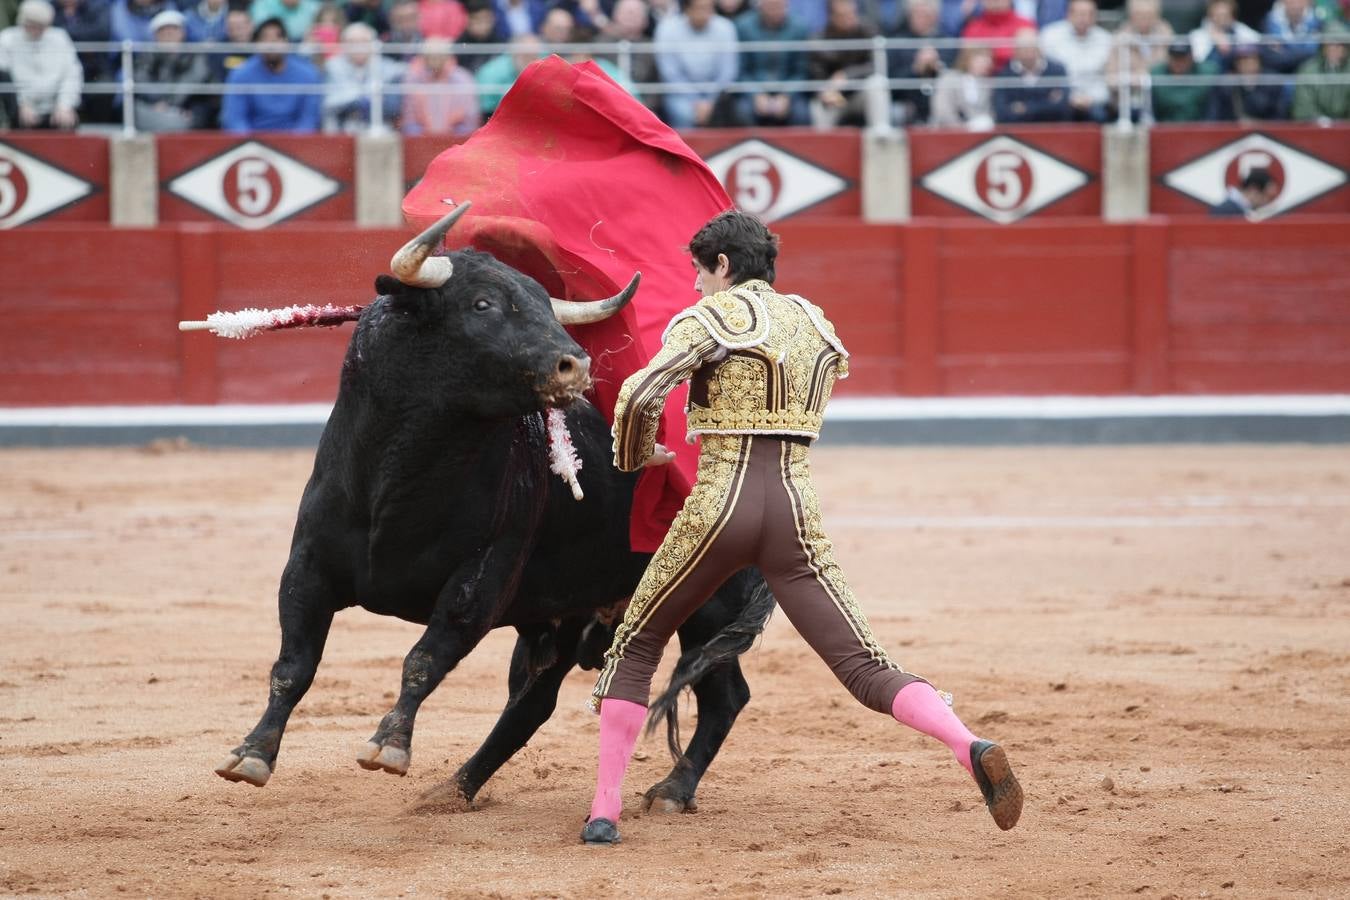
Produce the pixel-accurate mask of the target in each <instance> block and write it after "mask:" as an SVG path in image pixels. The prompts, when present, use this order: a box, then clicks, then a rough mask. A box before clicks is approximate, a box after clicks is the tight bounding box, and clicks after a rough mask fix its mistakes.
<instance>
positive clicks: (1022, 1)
mask: <svg viewBox="0 0 1350 900" xmlns="http://www.w3.org/2000/svg"><path fill="white" fill-rule="evenodd" d="M1013 12H1015V13H1017V14H1018V15H1019V16H1021V17H1022V18H1024V19H1030V20H1031V21H1033V22H1035V23H1036V27H1037V28H1044V27H1045V26H1047V25H1049V24H1051V23H1052V22H1062V21H1063V20H1064V17H1065V16H1067V15H1068V14H1069V3H1068V0H1013Z"/></svg>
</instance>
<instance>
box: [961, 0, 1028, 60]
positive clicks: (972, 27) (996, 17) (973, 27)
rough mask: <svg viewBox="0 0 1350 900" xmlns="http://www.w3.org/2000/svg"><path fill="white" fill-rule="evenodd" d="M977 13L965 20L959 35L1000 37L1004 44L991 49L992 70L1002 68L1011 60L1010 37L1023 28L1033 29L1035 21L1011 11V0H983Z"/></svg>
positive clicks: (988, 37) (987, 37)
mask: <svg viewBox="0 0 1350 900" xmlns="http://www.w3.org/2000/svg"><path fill="white" fill-rule="evenodd" d="M983 6H984V8H983V9H982V10H981V11H980V13H979V15H977V16H974V17H973V18H971V19H970V21H968V22H966V27H965V29H964V30H962V32H961V36H962V37H964V38H970V39H979V40H991V39H998V38H1002V39H1003V40H1005V41H1006V43H1005V44H1002V45H1000V46H997V47H995V48H994V49H993V55H994V71H995V72H998V71H1001V70H1002V69H1003V67H1004V66H1006V65H1007V64H1008V63H1009V62H1010V61H1011V60H1012V53H1013V51H1012V39H1013V38H1014V37H1015V36H1016V35H1017V32H1019V31H1021V30H1022V29H1024V28H1031V29H1034V28H1035V27H1036V23H1035V22H1033V21H1031V20H1030V19H1025V18H1023V17H1022V16H1019V15H1018V14H1017V13H1016V12H1014V11H1013V5H1012V0H984V4H983Z"/></svg>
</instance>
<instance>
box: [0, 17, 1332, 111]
mask: <svg viewBox="0 0 1350 900" xmlns="http://www.w3.org/2000/svg"><path fill="white" fill-rule="evenodd" d="M1113 37H1114V36H1113ZM1183 40H1185V38H1184V37H1183V36H1176V37H1173V38H1168V39H1156V40H1145V39H1134V40H1133V42H1132V43H1125V42H1123V41H1116V42H1115V46H1114V48H1113V50H1112V53H1113V54H1114V55H1115V57H1116V59H1115V63H1116V71H1115V72H1114V73H1110V74H1108V73H1106V72H1102V73H1099V74H1097V73H1094V74H1093V75H1090V76H1083V75H1076V76H1075V75H1067V76H1058V77H1050V76H1042V77H1038V78H1035V79H1034V81H1032V82H1026V81H1024V80H1023V79H1021V78H1010V77H1006V76H992V77H986V78H979V79H975V82H976V84H977V85H978V86H979V87H980V88H982V89H984V88H987V89H989V90H991V91H997V90H1019V89H1024V88H1025V87H1026V86H1027V85H1028V83H1030V84H1034V86H1036V87H1044V88H1066V89H1072V88H1076V87H1082V86H1084V85H1085V84H1087V83H1092V84H1095V85H1103V86H1105V87H1106V88H1107V89H1108V91H1109V92H1110V95H1111V96H1113V97H1114V98H1115V107H1116V111H1117V113H1116V114H1117V124H1118V127H1120V128H1122V129H1130V128H1133V127H1134V126H1135V119H1136V117H1137V116H1138V115H1139V114H1140V113H1141V112H1143V113H1144V118H1145V122H1146V121H1147V98H1148V96H1149V93H1150V91H1151V89H1152V88H1153V87H1170V86H1179V85H1190V86H1195V87H1214V86H1265V85H1279V86H1285V87H1292V86H1293V85H1295V84H1311V85H1324V84H1331V85H1343V86H1344V87H1345V89H1346V91H1347V92H1350V74H1333V75H1299V74H1296V73H1271V72H1265V73H1262V74H1260V75H1242V74H1236V73H1219V74H1202V73H1198V72H1192V73H1188V74H1182V75H1170V74H1157V75H1155V74H1151V73H1149V72H1148V71H1147V70H1145V71H1143V72H1142V73H1138V75H1137V76H1133V75H1132V74H1131V73H1132V72H1134V71H1135V70H1136V69H1137V67H1136V66H1135V65H1134V63H1133V61H1132V53H1133V52H1134V51H1135V50H1136V49H1140V48H1147V49H1150V50H1153V49H1155V48H1159V47H1166V46H1169V45H1171V44H1172V43H1174V42H1177V41H1183ZM1243 43H1244V44H1246V43H1251V44H1255V45H1257V46H1258V47H1285V46H1290V45H1293V46H1311V45H1317V46H1319V47H1320V45H1321V44H1323V43H1338V44H1344V43H1346V39H1345V38H1344V37H1343V36H1333V37H1327V36H1324V35H1308V36H1306V37H1300V38H1299V39H1297V40H1293V41H1286V40H1283V39H1279V38H1273V37H1268V36H1263V37H1262V38H1261V39H1260V40H1259V41H1251V42H1243ZM345 46H347V45H344V44H341V43H337V44H314V43H304V42H301V43H299V44H289V45H287V52H288V53H289V54H294V55H300V56H313V55H319V54H326V55H335V54H339V53H341V52H342V51H343V49H344V47H345ZM360 46H361V47H363V48H366V49H368V50H369V52H370V65H369V67H368V69H367V71H366V83H365V93H364V95H363V96H364V97H365V98H366V99H367V100H368V101H369V107H370V122H369V124H368V125H367V126H366V127H367V129H368V130H369V131H371V132H375V133H379V132H383V131H386V130H387V128H388V126H387V125H386V123H385V121H384V120H385V116H384V112H385V109H384V97H385V95H386V94H390V95H396V96H402V95H407V94H419V95H462V94H465V93H470V92H472V93H473V94H474V95H475V96H480V97H481V96H483V95H486V94H492V95H494V96H500V95H501V94H502V93H503V92H504V90H505V88H503V87H501V86H498V85H484V84H480V83H478V82H476V81H475V82H474V84H473V85H472V86H470V85H448V84H416V85H409V84H404V83H402V82H401V81H398V80H397V79H396V78H395V79H389V80H386V78H385V77H384V76H385V65H386V63H385V60H386V57H388V56H391V55H403V56H407V57H409V58H411V57H414V56H417V55H418V54H419V53H420V52H421V51H422V50H423V49H424V44H422V43H411V44H408V43H404V44H399V43H383V42H380V41H373V42H369V43H366V42H363V43H362V44H361V45H360ZM276 47H277V45H276V44H262V43H248V44H245V43H219V42H192V43H183V44H160V43H134V42H131V41H123V42H120V43H117V42H79V43H75V44H74V48H75V50H76V52H77V53H79V54H89V53H95V54H98V53H102V54H108V55H109V57H110V58H115V59H117V60H118V61H119V63H120V65H119V70H120V71H119V75H118V78H117V80H115V81H107V82H102V81H94V82H86V83H84V84H83V85H82V88H81V93H82V94H115V95H119V96H120V98H121V101H122V130H123V132H124V133H126V134H128V135H131V134H135V132H136V121H135V100H136V96H137V92H138V91H141V92H148V93H158V92H162V91H167V90H177V89H190V93H191V94H192V95H197V96H222V95H227V94H236V93H242V94H288V95H295V94H304V95H308V94H318V95H323V94H325V93H327V92H328V91H329V89H330V88H329V86H328V85H326V84H323V83H319V84H310V85H305V84H285V85H259V84H237V85H236V84H230V83H228V82H204V83H196V82H158V81H156V82H138V81H136V79H135V75H134V71H135V65H134V61H135V56H136V54H170V53H172V54H177V53H184V52H187V53H194V54H201V55H203V56H205V57H207V58H208V59H209V58H210V57H213V56H216V57H219V56H245V55H252V54H253V53H256V52H258V51H262V50H273V51H275V50H276ZM928 47H931V48H933V49H934V50H938V51H943V50H960V49H962V48H967V47H981V48H988V49H990V50H995V49H1015V47H1016V41H1015V40H1014V39H1012V38H987V39H964V38H931V39H928V38H884V37H875V38H866V39H857V40H823V39H815V40H805V41H753V42H750V41H741V42H722V43H717V42H703V41H699V42H680V43H666V44H662V45H660V46H657V45H654V44H652V43H651V42H645V41H644V42H628V41H614V42H591V43H576V44H561V45H549V44H540V45H538V46H537V48H532V50H531V51H530V55H532V56H538V57H540V58H542V56H545V55H547V54H549V53H558V54H559V55H562V56H564V57H566V58H577V57H600V58H606V59H611V60H613V61H614V63H615V65H616V66H617V67H618V68H619V70H620V71H621V72H622V73H623V74H624V76H625V77H626V78H627V79H628V80H629V82H630V83H631V84H632V87H633V90H634V92H635V94H637V95H638V96H639V97H660V96H664V95H668V94H689V93H702V94H721V93H729V94H756V93H765V92H767V93H808V94H815V93H819V92H821V91H825V90H838V91H841V92H865V96H866V104H865V107H866V110H867V127H868V128H870V129H872V130H874V131H881V132H885V131H890V130H893V129H894V128H895V123H894V119H893V110H892V96H893V94H894V93H895V92H897V91H921V92H927V91H931V90H932V88H933V86H934V84H935V78H933V77H922V78H919V77H903V76H901V77H897V76H894V75H893V74H892V72H891V66H892V63H893V59H892V55H893V54H894V53H896V52H902V51H917V50H921V49H923V48H928ZM691 48H693V49H698V50H700V51H704V52H707V51H717V52H726V53H734V54H736V55H737V56H738V57H741V58H743V57H744V56H745V55H746V54H754V53H761V52H772V53H782V52H787V53H804V54H810V53H813V52H817V51H836V52H838V51H845V52H847V51H853V52H860V51H866V52H867V53H868V54H869V55H870V57H871V68H872V73H871V74H870V75H867V76H864V77H859V78H848V79H844V80H833V79H830V80H809V79H808V80H791V81H732V82H730V83H723V82H717V81H708V82H681V83H678V84H668V83H664V82H659V81H656V82H633V81H632V72H633V60H634V57H635V56H641V55H655V54H660V53H667V52H678V51H680V50H682V49H691ZM450 52H451V53H453V54H454V55H455V56H457V57H464V56H488V57H492V56H499V55H503V54H517V53H520V52H522V48H521V47H519V46H518V45H515V44H510V43H503V44H469V45H455V46H453V47H452V49H451V51H450ZM20 90H21V89H20V87H19V86H18V85H14V84H10V83H0V94H3V93H19V92H20ZM1136 93H1138V94H1139V95H1140V97H1141V98H1142V99H1143V104H1144V105H1143V108H1142V110H1141V108H1140V106H1137V105H1136V102H1135V94H1136Z"/></svg>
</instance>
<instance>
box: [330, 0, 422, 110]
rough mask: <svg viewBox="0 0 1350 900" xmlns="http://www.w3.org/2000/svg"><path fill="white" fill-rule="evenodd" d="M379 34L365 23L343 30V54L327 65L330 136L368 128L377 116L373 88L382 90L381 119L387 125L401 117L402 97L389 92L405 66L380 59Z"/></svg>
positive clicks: (339, 54) (353, 24)
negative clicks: (377, 47)
mask: <svg viewBox="0 0 1350 900" xmlns="http://www.w3.org/2000/svg"><path fill="white" fill-rule="evenodd" d="M378 38H379V35H377V34H376V33H375V29H374V28H371V27H370V26H369V25H367V24H366V23H364V22H354V23H352V24H351V25H348V26H347V27H346V28H344V29H342V51H341V52H340V53H338V54H337V55H336V56H334V57H333V58H332V59H330V60H328V63H327V65H325V66H324V71H323V77H324V92H323V130H324V131H326V132H328V133H329V134H336V133H338V132H347V133H351V132H355V131H359V130H362V129H365V128H367V127H368V126H369V125H370V122H371V115H372V113H373V108H372V103H371V87H372V85H374V86H377V88H378V90H379V91H380V95H381V96H380V99H381V107H380V117H381V120H382V121H384V122H386V123H392V122H394V121H395V120H396V119H397V118H398V112H399V103H400V101H401V99H402V97H401V95H399V94H396V93H393V92H392V91H390V90H389V86H390V85H392V84H395V83H397V82H398V80H399V78H400V77H402V75H403V64H402V63H400V62H399V61H398V60H394V59H377V58H376V57H375V55H374V51H375V41H376V40H377V39H378Z"/></svg>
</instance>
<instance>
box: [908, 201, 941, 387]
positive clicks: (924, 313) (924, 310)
mask: <svg viewBox="0 0 1350 900" xmlns="http://www.w3.org/2000/svg"><path fill="white" fill-rule="evenodd" d="M941 231H942V228H941V226H939V225H937V224H936V223H933V222H926V223H924V224H922V225H907V226H904V227H902V228H901V244H902V248H903V249H902V251H901V262H900V265H901V267H902V271H901V273H900V284H901V286H902V287H901V290H902V294H901V297H900V303H901V309H902V310H903V313H902V315H903V316H904V322H903V332H902V334H903V337H902V338H901V340H902V342H903V345H904V346H903V352H904V364H905V368H904V376H903V384H904V392H905V393H906V394H910V395H912V396H920V397H922V396H930V395H932V396H936V395H939V394H941V393H943V390H942V373H941V372H940V371H939V368H938V351H939V347H938V345H939V343H940V342H941V340H942V333H941V329H940V327H939V326H940V324H941V310H940V308H939V302H938V298H939V293H940V292H939V290H938V245H939V238H938V236H939V234H940V233H941Z"/></svg>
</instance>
